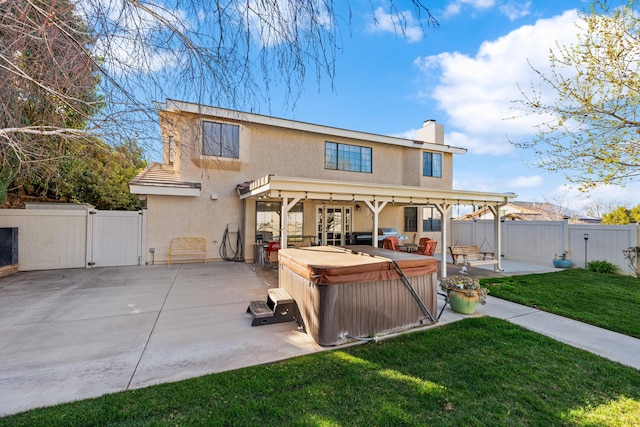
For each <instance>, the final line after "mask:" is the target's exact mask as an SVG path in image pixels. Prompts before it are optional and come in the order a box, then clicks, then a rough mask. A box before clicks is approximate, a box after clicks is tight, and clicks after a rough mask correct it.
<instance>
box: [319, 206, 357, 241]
mask: <svg viewBox="0 0 640 427" xmlns="http://www.w3.org/2000/svg"><path fill="white" fill-rule="evenodd" d="M353 208H354V207H353V206H350V205H317V207H316V235H317V238H318V242H319V243H320V242H322V244H323V245H329V246H343V245H346V244H348V243H349V242H347V241H346V236H347V234H348V233H351V232H352V229H353ZM336 213H338V214H339V221H340V222H339V226H338V229H337V230H336V225H334V224H332V225H331V226H325V224H327V221H328V219H329V218H330V215H331V214H334V216H333V220H332V221H335V218H336V217H335V214H336ZM330 229H331V230H330ZM336 234H339V236H340V237H339V238H336Z"/></svg>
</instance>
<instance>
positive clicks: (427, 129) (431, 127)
mask: <svg viewBox="0 0 640 427" xmlns="http://www.w3.org/2000/svg"><path fill="white" fill-rule="evenodd" d="M416 139H417V140H418V141H423V142H431V143H433V144H444V125H441V124H440V123H436V121H435V120H433V119H429V120H425V121H424V122H423V123H422V127H421V128H420V129H418V130H417V131H416Z"/></svg>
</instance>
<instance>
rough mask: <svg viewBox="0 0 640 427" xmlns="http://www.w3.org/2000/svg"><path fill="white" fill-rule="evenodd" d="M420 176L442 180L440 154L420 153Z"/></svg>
mask: <svg viewBox="0 0 640 427" xmlns="http://www.w3.org/2000/svg"><path fill="white" fill-rule="evenodd" d="M422 176H433V177H436V178H442V154H440V153H427V152H423V153H422Z"/></svg>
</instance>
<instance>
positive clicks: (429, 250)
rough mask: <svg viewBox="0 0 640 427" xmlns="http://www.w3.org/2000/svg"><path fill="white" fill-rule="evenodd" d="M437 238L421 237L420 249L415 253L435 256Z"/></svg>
mask: <svg viewBox="0 0 640 427" xmlns="http://www.w3.org/2000/svg"><path fill="white" fill-rule="evenodd" d="M437 245H438V241H437V240H433V239H430V238H428V237H421V238H420V242H419V243H418V250H417V251H414V252H413V253H414V254H420V255H426V256H433V254H434V253H435V252H436V246H437Z"/></svg>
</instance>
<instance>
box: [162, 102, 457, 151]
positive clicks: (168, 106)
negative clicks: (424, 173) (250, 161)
mask: <svg viewBox="0 0 640 427" xmlns="http://www.w3.org/2000/svg"><path fill="white" fill-rule="evenodd" d="M155 105H156V107H157V108H158V109H159V110H164V111H173V112H178V113H180V112H183V113H191V114H198V115H205V116H212V117H219V118H223V119H230V120H239V121H244V122H250V123H257V124H263V125H268V126H274V127H280V128H283V129H290V130H298V131H304V132H312V133H319V134H323V135H329V136H335V137H343V138H351V139H356V140H361V141H367V142H378V143H382V144H391V145H399V146H402V147H410V148H418V149H422V150H432V151H439V152H443V153H452V154H465V153H466V152H467V149H466V148H460V147H453V146H451V145H445V144H436V142H435V141H418V140H411V139H407V138H400V137H396V136H388V135H378V134H374V133H368V132H360V131H354V130H347V129H340V128H335V127H331V126H324V125H317V124H313V123H306V122H298V121H295V120H289V119H281V118H277V117H271V116H263V115H261V114H254V113H245V112H242V111H236V110H227V109H225V108H220V107H211V106H207V105H201V104H193V103H190V102H183V101H175V100H171V99H167V101H166V102H164V103H161V102H156V103H155Z"/></svg>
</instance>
